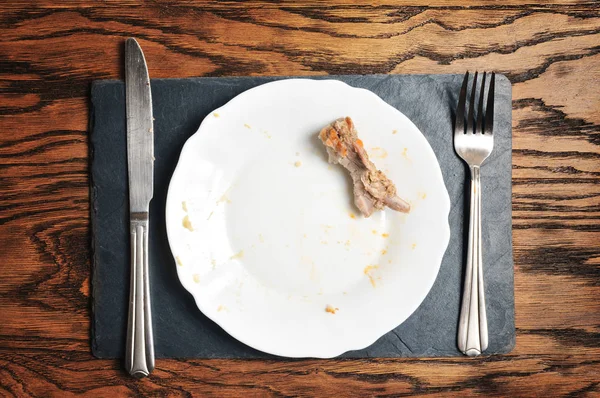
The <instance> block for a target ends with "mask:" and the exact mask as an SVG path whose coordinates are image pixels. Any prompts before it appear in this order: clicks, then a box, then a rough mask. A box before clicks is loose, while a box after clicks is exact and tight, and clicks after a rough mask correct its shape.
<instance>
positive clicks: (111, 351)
mask: <svg viewBox="0 0 600 398" xmlns="http://www.w3.org/2000/svg"><path fill="white" fill-rule="evenodd" d="M327 78H334V79H338V80H342V81H344V82H346V83H348V84H350V85H351V86H355V87H362V88H367V89H369V90H371V91H373V92H374V93H376V94H377V95H379V96H380V97H381V98H383V99H384V100H385V101H387V102H388V103H389V104H391V105H393V106H394V107H396V108H397V109H399V110H400V111H401V112H403V113H404V114H405V115H406V116H408V117H409V118H410V119H411V120H412V121H413V122H414V123H415V124H416V125H417V127H418V128H419V129H420V130H421V131H422V132H423V134H424V135H425V136H426V137H427V139H428V141H429V143H430V144H431V146H432V148H433V150H434V151H435V153H436V155H437V157H438V160H439V162H440V165H441V168H442V172H443V175H444V181H445V183H446V187H447V188H448V192H449V194H450V198H451V201H452V208H451V212H450V217H449V221H450V228H451V238H450V244H449V246H448V249H447V251H446V254H445V256H444V260H443V262H442V265H441V268H440V272H439V275H438V277H437V280H436V282H435V284H434V286H433V288H432V290H431V292H430V293H429V295H428V296H427V298H426V299H425V301H424V302H423V304H422V305H421V306H420V307H419V308H418V309H417V311H416V312H415V313H414V314H413V315H412V316H411V317H409V319H407V320H406V321H405V322H404V323H403V324H402V325H400V326H398V327H397V328H396V329H395V330H393V331H392V332H390V333H388V334H387V335H385V336H383V337H382V338H380V339H379V340H378V341H377V342H376V343H375V344H373V345H372V346H370V347H368V348H366V349H364V350H360V351H353V352H349V353H346V354H344V355H343V357H355V358H358V357H404V356H407V357H430V356H455V355H461V354H460V352H459V351H458V349H457V347H456V330H457V322H458V315H459V305H460V297H461V289H462V278H463V268H464V266H463V264H464V255H465V254H464V245H463V240H464V232H463V219H464V213H465V209H466V206H467V204H468V203H467V202H466V201H467V200H468V194H467V197H465V195H464V193H465V187H467V192H468V184H465V181H467V182H468V180H465V178H468V174H466V173H465V172H468V170H467V169H466V168H465V166H464V164H463V163H462V161H461V160H460V159H458V158H457V157H456V155H455V154H454V151H453V146H452V125H453V124H452V118H453V111H452V110H453V109H454V107H455V106H456V102H457V95H458V92H459V88H460V84H461V82H462V76H458V75H395V76H394V75H392V76H329V77H327ZM277 79H280V78H275V77H240V78H196V79H160V80H152V82H151V87H152V99H153V101H152V102H153V107H154V117H155V119H156V121H155V157H156V162H155V193H154V199H153V201H152V202H151V206H150V214H151V217H150V220H151V224H150V228H151V231H150V245H149V246H150V259H151V260H150V272H151V294H152V300H153V301H152V307H153V316H154V333H155V335H154V341H155V350H156V355H157V357H176V358H186V357H197V358H258V357H260V358H268V357H271V356H270V355H268V354H264V353H262V352H259V351H256V350H254V349H252V348H250V347H247V346H246V345H244V344H242V343H239V342H238V341H236V340H235V339H233V338H232V337H230V336H229V335H228V334H227V333H225V332H224V331H223V330H222V329H220V328H219V327H218V326H217V325H216V324H214V323H213V322H212V321H210V320H209V319H208V318H206V317H205V316H204V315H202V313H200V311H199V310H198V309H197V307H196V305H195V303H194V300H193V298H192V297H191V295H189V294H188V293H187V292H186V291H185V289H184V288H183V287H182V286H181V285H180V283H179V280H178V279H177V273H176V269H175V268H176V266H175V264H174V260H173V257H172V256H171V253H170V250H169V246H168V242H167V236H166V230H165V221H164V206H165V200H166V195H167V186H168V183H169V180H170V177H171V174H172V172H173V170H174V168H175V165H176V163H177V160H178V157H179V152H180V150H181V148H182V146H183V144H184V143H185V141H186V139H187V138H188V137H190V136H191V135H192V134H193V133H195V132H196V130H197V128H198V126H199V125H200V122H201V121H202V119H203V118H204V117H205V116H206V115H208V114H209V113H210V112H211V111H212V110H213V109H215V108H217V107H219V106H221V105H223V104H225V103H226V102H227V101H229V100H230V99H232V98H233V97H234V96H236V95H237V94H239V93H241V92H243V91H245V90H247V89H249V88H251V87H254V86H257V85H260V84H263V83H267V82H270V81H273V80H277ZM91 98H92V111H91V120H90V129H91V147H92V229H93V251H94V254H93V282H92V283H93V315H94V319H93V323H92V351H93V354H94V355H95V356H96V357H99V358H113V357H121V356H123V351H124V346H125V333H126V324H127V302H128V292H129V229H128V222H129V219H128V217H129V215H128V191H127V161H126V128H125V90H124V84H123V82H120V81H97V82H94V84H93V86H92V96H91ZM494 122H495V131H494V134H495V143H494V144H495V146H494V151H493V153H492V155H491V157H490V158H489V159H488V161H487V162H486V164H485V165H484V167H483V169H482V184H483V195H484V199H483V237H484V243H483V246H484V278H485V282H486V286H485V290H486V296H487V315H488V323H489V334H490V335H489V339H490V344H489V348H488V351H487V352H486V353H487V354H494V353H507V352H509V351H510V350H511V349H512V348H513V347H514V343H515V326H514V287H513V276H514V275H513V257H512V226H511V148H512V139H511V86H510V82H509V81H508V79H506V78H505V77H504V76H497V81H496V115H495V121H494Z"/></svg>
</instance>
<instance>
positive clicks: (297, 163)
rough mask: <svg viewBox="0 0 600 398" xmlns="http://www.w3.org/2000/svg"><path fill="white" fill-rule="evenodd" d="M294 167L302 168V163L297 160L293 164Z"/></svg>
mask: <svg viewBox="0 0 600 398" xmlns="http://www.w3.org/2000/svg"><path fill="white" fill-rule="evenodd" d="M294 166H296V167H300V166H302V162H301V161H299V160H297V161H296V162H295V163H294Z"/></svg>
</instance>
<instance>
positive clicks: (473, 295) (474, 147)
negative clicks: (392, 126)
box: [454, 72, 495, 357]
mask: <svg viewBox="0 0 600 398" xmlns="http://www.w3.org/2000/svg"><path fill="white" fill-rule="evenodd" d="M468 82H469V72H467V73H466V74H465V78H464V80H463V83H462V87H461V89H460V95H459V97H458V106H457V109H456V123H455V126H454V150H455V151H456V153H457V154H458V156H460V157H461V158H462V159H463V160H464V161H465V162H466V163H467V165H468V166H469V170H470V171H471V205H470V213H469V246H468V250H467V265H466V272H465V283H464V287H463V296H462V306H461V309H460V319H459V323H458V348H459V349H460V351H461V352H462V353H463V354H465V355H468V356H470V357H474V356H477V355H480V354H481V353H482V352H483V351H485V349H486V348H487V347H488V328H487V317H486V312H485V292H484V289H483V256H482V252H481V241H482V239H481V180H480V175H481V173H480V168H481V165H482V163H483V162H484V161H485V159H486V158H487V157H488V156H489V155H490V153H491V152H492V149H493V147H494V135H493V134H492V133H493V131H492V130H493V124H494V85H495V74H494V73H492V75H491V79H490V88H489V90H488V97H487V105H486V107H485V115H484V110H483V101H484V92H485V72H484V73H483V77H482V83H481V89H480V95H479V105H478V109H477V122H476V123H475V125H474V124H473V122H474V111H475V110H474V108H475V99H476V98H475V92H476V89H477V72H475V75H474V77H473V88H472V90H471V100H470V102H469V110H468V113H467V126H466V130H465V108H466V100H467V88H468V87H467V86H468Z"/></svg>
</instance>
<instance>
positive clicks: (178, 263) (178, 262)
mask: <svg viewBox="0 0 600 398" xmlns="http://www.w3.org/2000/svg"><path fill="white" fill-rule="evenodd" d="M175 261H176V262H177V265H179V266H182V265H183V263H182V262H181V259H180V258H179V256H175Z"/></svg>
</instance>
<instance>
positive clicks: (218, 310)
mask: <svg viewBox="0 0 600 398" xmlns="http://www.w3.org/2000/svg"><path fill="white" fill-rule="evenodd" d="M226 309H227V307H225V306H224V305H220V306H219V308H217V312H221V311H225V310H226Z"/></svg>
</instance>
